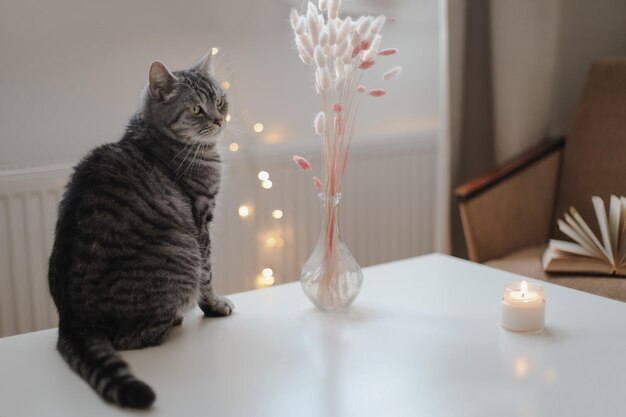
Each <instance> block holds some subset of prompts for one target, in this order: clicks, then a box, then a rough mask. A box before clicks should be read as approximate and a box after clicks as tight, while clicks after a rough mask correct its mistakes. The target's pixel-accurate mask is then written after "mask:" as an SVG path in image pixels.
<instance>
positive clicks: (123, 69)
mask: <svg viewBox="0 0 626 417" xmlns="http://www.w3.org/2000/svg"><path fill="white" fill-rule="evenodd" d="M294 3H297V4H298V5H300V7H301V9H302V7H303V4H304V2H302V1H289V0H228V1H218V0H179V1H164V0H132V1H128V0H107V1H95V0H91V1H85V0H48V1H35V0H0V169H2V168H11V167H16V166H24V165H39V164H48V163H53V162H74V161H76V160H77V159H78V158H79V157H80V156H81V155H83V154H85V152H86V151H88V150H89V149H90V148H92V147H94V146H96V145H98V144H101V143H106V142H111V141H114V140H116V139H117V138H118V137H119V136H120V134H121V132H122V130H123V128H124V125H125V123H126V120H127V119H128V117H129V116H130V115H131V114H132V113H133V112H134V110H135V108H136V104H137V99H138V96H139V93H140V91H141V89H142V87H143V85H144V83H145V80H146V76H147V72H148V67H149V65H150V63H151V62H152V61H153V60H155V59H159V60H162V61H163V62H164V63H166V65H168V66H170V68H172V69H180V68H183V67H186V66H188V65H190V64H192V63H193V62H195V61H196V60H197V59H198V58H199V57H200V56H201V55H202V54H203V53H204V52H205V51H206V50H208V49H209V48H210V47H212V46H217V47H219V48H220V50H221V52H220V53H219V54H218V56H219V57H220V60H219V61H218V66H217V68H218V75H220V76H226V75H227V77H226V79H227V80H228V81H230V82H231V83H232V88H231V89H230V91H229V92H230V100H231V108H232V115H233V118H234V121H233V123H232V126H231V129H229V130H230V133H229V135H230V137H229V138H228V140H236V141H238V142H243V143H244V144H246V143H247V144H253V143H266V142H276V141H278V142H282V141H294V140H306V139H312V138H313V135H312V131H311V128H310V125H311V117H312V115H314V114H315V113H316V109H317V107H318V101H317V97H316V96H315V94H314V92H313V89H312V74H311V69H310V68H307V67H305V66H304V65H303V64H302V63H301V62H300V61H299V59H298V58H297V55H296V53H295V51H294V48H293V45H292V36H291V33H290V32H291V28H290V27H289V24H288V19H287V17H288V13H289V10H290V8H291V6H292V5H293V4H294ZM344 3H345V5H346V9H348V10H351V11H355V12H357V13H359V12H361V11H365V12H372V13H373V12H374V11H377V10H379V11H382V12H385V13H387V14H389V15H395V16H398V17H399V18H400V21H399V23H396V24H393V25H391V24H390V25H388V26H387V27H386V28H385V31H384V42H383V44H384V45H383V46H384V47H390V46H393V47H398V48H399V49H400V50H401V54H400V55H398V56H394V57H389V58H388V61H387V62H388V66H389V67H390V66H392V65H397V64H402V65H403V66H404V68H405V71H404V74H403V76H402V77H401V78H400V79H398V80H397V82H395V83H394V84H388V85H385V87H387V89H388V90H389V92H390V94H389V95H388V96H386V97H385V98H384V99H383V100H380V101H371V102H370V103H368V104H367V105H365V106H362V112H361V119H360V123H359V127H358V131H357V136H358V135H359V134H360V135H364V136H370V135H376V134H380V133H383V132H384V133H385V134H397V133H402V132H408V131H414V130H419V129H421V128H432V127H434V126H436V125H437V123H438V120H437V86H438V80H439V70H438V40H437V36H438V27H437V26H438V23H437V20H438V19H437V13H438V10H437V8H438V6H437V1H436V0H369V1H368V0H354V1H350V0H344ZM384 67H385V66H382V65H381V66H380V67H379V68H376V67H375V68H373V69H372V70H371V71H372V72H371V73H370V74H368V75H369V76H370V78H369V79H368V80H371V81H367V84H369V85H371V86H372V87H373V86H379V85H381V84H382V83H383V82H382V80H381V81H377V82H374V80H378V79H379V76H380V74H381V73H382V70H383V69H384ZM257 121H261V122H263V123H264V124H265V127H266V129H265V131H264V132H263V134H260V135H259V134H254V133H252V132H251V130H250V126H251V125H252V124H253V123H255V122H257Z"/></svg>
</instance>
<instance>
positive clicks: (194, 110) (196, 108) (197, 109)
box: [189, 106, 202, 116]
mask: <svg viewBox="0 0 626 417" xmlns="http://www.w3.org/2000/svg"><path fill="white" fill-rule="evenodd" d="M189 111H190V112H191V114H193V115H194V116H197V115H199V114H200V113H201V112H202V109H201V108H200V106H191V107H189Z"/></svg>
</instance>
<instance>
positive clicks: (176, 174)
mask: <svg viewBox="0 0 626 417" xmlns="http://www.w3.org/2000/svg"><path fill="white" fill-rule="evenodd" d="M193 145H194V143H193V142H189V143H188V144H187V145H186V146H185V149H187V148H188V149H189V150H188V151H187V153H186V154H185V157H184V158H183V160H182V161H181V162H180V165H178V168H176V171H174V176H175V178H179V176H178V172H179V171H180V169H181V168H182V167H183V164H184V163H185V161H186V160H187V158H188V157H189V155H190V154H191V153H192V152H193V149H194V148H193ZM183 175H184V173H183ZM181 176H182V175H181Z"/></svg>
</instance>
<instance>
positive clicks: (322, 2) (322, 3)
mask: <svg viewBox="0 0 626 417" xmlns="http://www.w3.org/2000/svg"><path fill="white" fill-rule="evenodd" d="M317 5H318V7H319V9H320V12H323V11H326V9H328V0H319V2H318V3H317Z"/></svg>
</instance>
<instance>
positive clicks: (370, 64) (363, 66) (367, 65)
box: [359, 60, 376, 70]
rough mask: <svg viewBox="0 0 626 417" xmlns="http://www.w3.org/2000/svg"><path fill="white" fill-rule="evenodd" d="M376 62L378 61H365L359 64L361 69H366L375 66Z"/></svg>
mask: <svg viewBox="0 0 626 417" xmlns="http://www.w3.org/2000/svg"><path fill="white" fill-rule="evenodd" d="M375 63H376V61H373V60H372V61H363V62H361V63H360V64H359V69H362V70H366V69H370V68H372V67H373V66H374V64H375Z"/></svg>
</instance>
